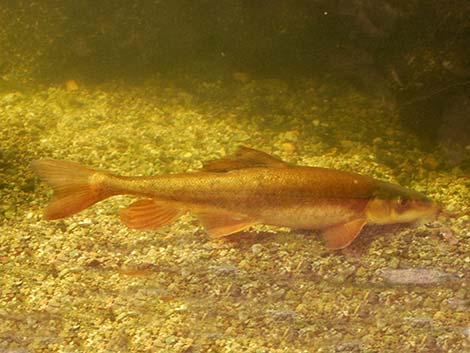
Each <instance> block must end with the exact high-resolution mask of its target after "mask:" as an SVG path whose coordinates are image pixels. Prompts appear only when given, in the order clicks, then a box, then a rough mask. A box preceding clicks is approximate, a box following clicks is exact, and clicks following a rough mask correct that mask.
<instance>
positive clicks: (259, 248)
mask: <svg viewBox="0 0 470 353" xmlns="http://www.w3.org/2000/svg"><path fill="white" fill-rule="evenodd" d="M262 251H263V245H261V244H254V245H253V246H252V247H251V252H252V253H253V254H254V255H259V254H260V253H261V252H262Z"/></svg>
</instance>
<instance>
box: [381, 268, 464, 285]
mask: <svg viewBox="0 0 470 353" xmlns="http://www.w3.org/2000/svg"><path fill="white" fill-rule="evenodd" d="M378 272H379V275H380V276H381V277H382V278H384V279H385V280H386V281H387V282H389V283H392V284H431V283H441V282H445V281H450V280H453V279H456V277H457V274H455V273H447V272H443V271H440V270H437V269H411V268H410V269H392V268H384V269H381V270H378Z"/></svg>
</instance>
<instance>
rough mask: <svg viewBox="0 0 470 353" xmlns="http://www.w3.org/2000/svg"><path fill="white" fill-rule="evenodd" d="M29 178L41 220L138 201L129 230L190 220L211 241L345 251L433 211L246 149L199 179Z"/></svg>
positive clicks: (65, 168) (71, 166) (71, 168)
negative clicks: (366, 234) (289, 233)
mask: <svg viewBox="0 0 470 353" xmlns="http://www.w3.org/2000/svg"><path fill="white" fill-rule="evenodd" d="M33 167H34V169H35V170H36V171H37V173H38V174H39V175H40V176H41V177H42V178H43V179H45V180H46V181H47V182H49V183H50V184H51V185H52V187H53V188H54V190H55V194H54V199H53V200H52V202H51V204H50V205H49V207H48V208H47V209H46V210H45V218H46V219H58V218H64V217H67V216H70V215H72V214H74V213H76V212H78V211H80V210H82V209H84V208H87V207H89V206H91V205H93V204H94V203H96V202H98V201H100V200H103V199H105V198H108V197H110V196H113V195H121V194H127V195H134V196H137V197H141V198H144V199H142V200H139V201H136V202H134V203H133V204H131V205H130V206H129V207H128V208H126V209H124V210H122V211H121V219H122V221H123V222H124V223H125V224H126V225H128V226H129V227H131V228H136V229H149V228H158V227H161V226H164V225H167V224H169V223H171V222H173V221H174V220H175V219H177V218H178V217H179V216H180V215H181V214H182V213H184V212H188V211H190V212H193V213H195V214H196V215H197V216H198V218H199V219H200V221H201V223H202V224H203V226H204V227H205V228H206V229H207V231H208V232H209V233H210V234H212V235H213V236H217V237H220V236H225V235H229V234H232V233H235V232H238V231H241V230H243V229H245V228H248V227H249V226H251V225H253V224H256V223H263V224H269V225H275V226H286V227H291V228H303V229H318V230H321V231H322V233H323V235H324V237H325V240H326V245H327V247H329V248H333V249H338V248H343V247H345V246H347V245H349V244H350V243H351V242H352V241H353V240H354V239H355V238H356V237H357V235H358V234H359V233H360V232H361V230H362V228H363V227H364V226H365V225H366V224H368V223H376V224H390V223H410V222H415V221H418V220H423V219H432V218H433V217H435V215H436V214H437V212H438V210H439V207H438V206H437V204H436V203H434V202H433V201H431V200H429V199H428V198H426V197H425V196H424V195H422V194H420V193H417V192H415V191H412V190H408V189H405V188H402V187H400V186H398V185H394V184H390V183H386V182H383V181H379V180H376V179H373V178H371V177H368V176H363V175H359V174H355V173H349V172H343V171H338V170H334V169H327V168H317V167H302V166H295V165H291V164H288V163H286V162H284V161H281V160H280V159H278V158H276V157H272V156H270V155H268V154H266V153H264V152H260V151H256V150H253V149H249V148H246V147H242V148H240V149H239V150H238V151H237V152H236V153H235V154H234V155H233V156H227V157H224V158H222V159H219V160H216V161H211V162H208V163H206V164H205V165H204V168H203V169H202V171H199V172H195V173H186V174H171V175H162V176H155V177H125V176H118V175H114V174H111V173H108V172H104V171H98V170H95V169H91V168H88V167H84V166H81V165H79V164H76V163H71V162H64V161H56V160H41V161H36V162H34V163H33Z"/></svg>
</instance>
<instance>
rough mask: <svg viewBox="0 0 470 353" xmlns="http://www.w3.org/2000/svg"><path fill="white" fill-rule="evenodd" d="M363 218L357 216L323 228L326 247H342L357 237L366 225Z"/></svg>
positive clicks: (334, 248)
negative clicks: (345, 221)
mask: <svg viewBox="0 0 470 353" xmlns="http://www.w3.org/2000/svg"><path fill="white" fill-rule="evenodd" d="M366 223H367V220H366V219H365V218H357V219H353V220H352V221H349V222H347V223H342V224H337V225H334V226H331V227H329V228H326V229H324V230H323V237H324V239H325V243H326V247H327V248H328V249H333V250H336V249H343V248H345V247H347V246H348V245H349V244H351V243H352V242H353V240H354V239H356V238H357V236H358V235H359V233H360V232H361V230H362V228H363V227H364V226H365V225H366Z"/></svg>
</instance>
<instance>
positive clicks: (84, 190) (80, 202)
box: [31, 159, 111, 220]
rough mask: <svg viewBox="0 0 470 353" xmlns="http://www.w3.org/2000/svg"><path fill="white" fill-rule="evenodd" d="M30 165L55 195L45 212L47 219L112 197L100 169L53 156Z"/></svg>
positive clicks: (72, 212) (75, 211) (74, 211)
mask: <svg viewBox="0 0 470 353" xmlns="http://www.w3.org/2000/svg"><path fill="white" fill-rule="evenodd" d="M31 166H32V168H33V169H34V170H35V172H36V173H37V174H38V175H39V176H40V177H41V179H43V180H44V181H46V182H47V183H48V184H49V185H50V186H52V188H53V189H54V196H53V198H52V200H51V202H50V204H49V206H48V207H47V208H46V210H45V211H44V219H46V220H51V219H59V218H64V217H68V216H71V215H73V214H74V213H77V212H79V211H81V210H84V209H85V208H87V207H90V206H91V205H93V204H95V203H97V202H98V201H101V200H103V199H105V198H107V197H108V196H111V195H109V194H108V193H106V191H105V189H104V188H103V185H102V181H103V180H104V177H105V176H106V174H105V173H103V172H100V171H97V170H95V169H92V168H88V167H85V166H82V165H80V164H78V163H72V162H64V161H58V160H53V159H44V160H39V161H34V162H32V164H31ZM100 176H101V177H100Z"/></svg>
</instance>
